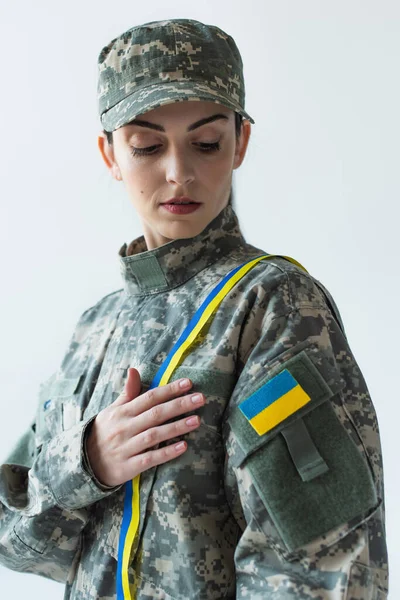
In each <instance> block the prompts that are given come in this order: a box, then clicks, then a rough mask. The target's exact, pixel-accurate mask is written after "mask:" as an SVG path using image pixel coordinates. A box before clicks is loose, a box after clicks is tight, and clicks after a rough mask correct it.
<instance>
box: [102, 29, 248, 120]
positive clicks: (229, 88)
mask: <svg viewBox="0 0 400 600" xmlns="http://www.w3.org/2000/svg"><path fill="white" fill-rule="evenodd" d="M97 94H98V108H99V115H100V120H101V123H102V126H103V128H104V129H105V131H114V129H118V128H119V127H121V126H122V125H125V124H127V123H129V122H130V121H132V120H133V119H134V118H135V117H136V116H138V115H140V114H142V113H144V112H146V111H148V110H150V109H153V108H156V107H158V106H162V105H164V104H169V103H171V102H183V101H185V100H190V101H199V100H203V101H208V102H216V103H219V104H223V105H224V106H227V107H228V108H231V109H232V110H234V111H236V112H238V113H240V114H241V115H242V116H243V117H245V118H246V119H249V121H251V123H254V120H253V119H252V117H250V115H249V114H248V113H247V112H246V111H245V110H244V104H245V86H244V79H243V64H242V58H241V56H240V52H239V50H238V48H237V46H236V44H235V41H234V40H233V38H232V37H231V36H230V35H228V34H227V33H225V32H224V31H222V29H219V28H218V27H215V26H214V25H205V24H204V23H200V22H199V21H194V20H192V19H174V20H169V21H151V22H149V23H144V24H143V25H139V26H136V27H132V28H131V29H128V31H125V32H124V33H123V34H121V35H120V36H118V37H117V38H115V39H113V40H112V41H111V42H110V43H109V44H107V46H105V47H104V48H103V49H102V51H101V52H100V55H99V57H98V90H97Z"/></svg>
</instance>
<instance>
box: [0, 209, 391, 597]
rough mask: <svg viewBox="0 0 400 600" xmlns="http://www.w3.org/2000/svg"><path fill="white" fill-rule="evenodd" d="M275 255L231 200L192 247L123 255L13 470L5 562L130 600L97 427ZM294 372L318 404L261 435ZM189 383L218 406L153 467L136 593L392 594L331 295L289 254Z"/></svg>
mask: <svg viewBox="0 0 400 600" xmlns="http://www.w3.org/2000/svg"><path fill="white" fill-rule="evenodd" d="M261 254H265V252H264V251H263V250H261V249H259V248H256V247H254V246H252V245H250V244H248V243H247V242H246V241H245V239H244V237H243V234H242V233H241V230H240V227H239V223H238V220H237V216H236V214H235V212H234V210H233V209H232V207H231V206H230V205H228V206H227V207H226V208H224V209H223V210H222V212H221V213H220V214H219V215H218V216H217V217H216V218H215V219H214V220H213V221H212V222H211V223H210V224H209V225H208V226H207V227H206V229H204V230H203V231H202V232H201V233H200V234H199V235H197V236H196V237H194V238H190V239H179V240H173V241H171V242H169V243H167V244H165V245H163V246H161V247H159V248H156V249H153V250H150V251H149V250H147V248H146V245H145V241H144V238H143V236H142V237H139V238H137V239H136V240H134V241H133V242H132V243H131V244H130V245H129V246H127V245H126V244H124V245H123V247H122V248H121V250H120V256H119V257H118V260H119V261H120V266H121V272H122V278H123V289H121V290H119V291H117V292H114V293H112V294H110V295H108V296H106V297H104V298H103V299H102V300H100V301H99V302H98V303H97V304H96V305H95V306H93V307H92V308H90V309H88V310H87V311H86V312H85V313H84V314H83V315H82V317H81V318H80V320H79V322H78V324H77V327H76V330H75V332H74V334H73V337H72V340H71V342H70V345H69V347H68V349H67V352H66V354H65V357H64V359H63V361H62V364H61V365H60V368H59V370H58V371H57V372H56V373H55V374H54V375H53V376H52V377H50V379H49V380H48V381H46V382H45V383H44V384H43V385H42V387H41V390H40V393H39V399H38V408H37V412H36V418H35V423H34V424H33V426H32V427H31V428H30V429H29V431H27V432H26V434H25V435H24V436H23V437H22V439H21V440H20V441H19V442H18V443H17V445H16V447H15V449H14V450H13V451H12V452H11V454H10V456H9V457H8V459H7V461H6V463H5V464H3V465H2V466H1V471H0V473H1V475H0V562H1V563H2V564H3V565H6V566H7V567H9V568H11V569H14V570H17V571H24V572H32V573H36V574H38V575H42V576H44V577H48V578H51V579H54V580H56V581H59V582H63V583H64V584H65V599H69V600H90V599H95V598H97V599H101V600H111V599H113V598H115V593H116V592H115V580H116V565H117V555H118V539H119V531H120V526H121V519H122V511H123V498H124V487H123V486H119V487H115V488H106V487H105V486H102V485H100V483H99V482H98V481H97V480H96V478H95V476H94V474H93V472H92V471H91V469H90V465H89V464H88V461H87V457H86V454H85V439H86V434H87V431H88V428H89V426H90V423H91V422H92V420H93V419H94V418H95V416H96V414H97V413H98V412H99V411H100V410H102V409H103V408H104V407H105V406H107V405H108V404H110V403H111V402H112V401H113V400H115V399H116V397H117V396H118V395H119V394H120V393H121V391H122V389H123V386H124V381H125V377H126V374H127V368H128V367H130V366H133V367H135V368H137V369H138V370H139V372H140V375H141V380H142V387H143V390H142V391H145V390H146V389H147V388H148V387H149V385H150V383H151V381H152V379H153V377H154V375H155V373H156V371H157V370H158V368H159V366H160V365H161V364H162V362H163V360H164V359H165V357H166V355H167V354H168V352H169V350H170V349H171V347H172V346H173V344H174V343H175V342H176V340H177V339H178V338H179V336H180V334H181V332H182V330H183V329H184V327H185V326H186V324H187V323H188V321H189V320H190V318H191V317H192V316H193V314H194V313H195V311H196V310H197V308H198V306H199V305H200V304H201V302H202V301H203V300H204V298H205V297H206V296H207V294H208V293H209V292H210V290H212V289H213V288H214V287H215V285H216V284H217V283H218V282H219V281H220V280H221V279H222V278H223V277H224V276H225V275H226V274H227V273H228V272H229V271H231V270H232V269H233V268H235V267H237V266H238V265H240V264H242V263H243V262H245V261H247V260H249V259H251V258H252V257H253V258H255V257H257V256H260V255H261ZM284 370H289V372H290V373H291V374H292V375H294V376H295V379H296V381H297V382H298V383H299V384H300V385H301V386H302V388H303V389H305V390H306V391H307V392H308V394H309V396H310V398H311V401H310V402H308V403H307V404H306V405H305V406H304V407H303V408H302V409H300V410H297V411H296V412H295V413H294V414H291V415H290V416H288V417H287V418H284V419H283V420H281V422H280V423H279V424H278V425H277V426H276V427H274V428H272V429H270V430H269V431H268V432H266V433H263V434H262V435H259V434H257V433H256V432H255V431H254V428H253V427H252V426H251V424H250V422H249V421H248V420H247V419H246V418H245V416H243V412H242V410H241V408H240V406H241V405H242V403H243V401H244V400H246V399H248V398H250V397H252V396H253V395H254V394H255V393H256V392H257V391H258V390H261V389H265V386H266V385H268V383H269V382H270V381H271V380H272V379H273V378H276V377H277V376H278V375H279V374H280V373H282V372H283V371H284ZM184 376H189V377H190V378H191V379H192V381H193V383H194V386H193V388H192V390H193V391H195V390H199V391H201V392H203V393H204V395H205V397H206V404H205V405H204V406H203V407H202V408H201V409H198V410H197V411H196V412H195V414H199V415H200V417H201V425H200V427H199V428H198V429H196V430H195V431H193V432H190V433H189V434H187V435H186V436H185V439H186V441H187V443H188V447H187V450H186V452H184V453H183V454H182V455H180V456H178V457H177V458H175V459H174V460H172V461H169V462H167V463H165V464H163V465H160V466H158V467H153V468H151V469H150V470H148V471H145V472H143V473H142V474H141V478H140V522H139V529H138V534H137V536H136V538H135V542H134V547H133V551H132V561H131V565H130V568H129V577H130V581H131V582H132V585H134V587H135V589H136V597H137V598H138V599H139V600H150V598H151V599H155V598H157V599H160V600H161V599H167V600H172V599H175V600H183V599H185V600H186V599H187V598H192V599H193V600H195V599H196V600H203V599H204V600H213V599H215V600H221V599H227V600H233V599H234V598H236V599H238V600H239V599H244V598H246V599H251V600H257V599H263V600H268V599H269V598H271V599H272V598H273V599H277V600H278V599H282V600H289V599H290V600H292V599H296V600H298V599H304V600H305V599H307V600H308V599H322V600H344V599H348V600H350V599H351V600H357V599H359V600H361V599H362V600H378V599H379V600H384V599H385V598H386V597H387V555H386V542H385V527H384V494H383V475H382V459H381V448H380V440H379V431H378V425H377V420H376V415H375V411H374V407H373V404H372V402H371V398H370V396H369V393H368V389H367V386H366V383H365V380H364V378H363V375H362V373H361V372H360V369H359V367H358V365H357V363H356V360H355V358H354V356H353V354H352V352H351V349H350V348H349V344H348V341H347V339H346V335H345V332H344V330H343V324H342V322H341V318H340V314H339V312H338V310H337V307H336V305H335V302H334V300H333V298H332V296H331V295H330V294H329V292H328V291H327V290H326V288H325V287H324V286H323V285H322V284H321V283H320V282H318V281H317V280H316V279H315V278H313V277H312V276H311V275H310V274H308V273H306V272H305V271H303V270H302V269H300V268H299V267H298V266H296V265H295V264H292V263H291V262H289V261H287V260H285V259H284V258H282V257H278V258H273V259H269V260H262V261H260V262H259V263H258V264H257V265H256V266H255V267H254V268H252V269H251V270H250V271H249V272H248V273H247V274H246V275H245V276H244V277H243V278H242V279H241V280H240V281H239V282H238V283H237V284H236V285H235V286H234V287H233V289H232V290H231V292H230V293H229V294H228V295H227V296H226V297H225V299H224V300H223V302H222V304H221V306H220V307H219V309H218V311H217V312H216V314H215V316H214V318H213V320H212V321H211V323H210V325H208V326H207V327H205V330H203V331H202V334H201V338H200V339H199V340H198V342H197V343H196V344H195V346H194V347H192V348H191V350H190V352H189V353H188V354H187V355H186V356H185V357H184V360H183V361H182V363H181V364H180V366H179V367H178V368H177V370H176V371H174V373H173V376H172V378H171V380H174V379H177V378H180V377H184ZM170 442H171V440H169V441H168V442H166V443H170Z"/></svg>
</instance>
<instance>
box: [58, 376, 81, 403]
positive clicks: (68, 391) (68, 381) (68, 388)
mask: <svg viewBox="0 0 400 600" xmlns="http://www.w3.org/2000/svg"><path fill="white" fill-rule="evenodd" d="M82 377H83V374H81V375H77V376H76V377H63V378H62V379H59V380H58V381H57V380H56V381H54V383H53V387H52V390H51V396H53V397H55V398H58V397H60V398H65V397H66V396H72V394H74V393H75V392H76V390H77V389H78V386H79V384H80V382H81V379H82Z"/></svg>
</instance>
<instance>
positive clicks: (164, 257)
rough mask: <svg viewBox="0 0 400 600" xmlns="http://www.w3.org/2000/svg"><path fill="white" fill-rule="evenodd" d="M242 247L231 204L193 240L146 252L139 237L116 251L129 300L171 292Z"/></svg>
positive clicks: (242, 238) (142, 240) (144, 242)
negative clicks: (156, 293) (130, 298)
mask: <svg viewBox="0 0 400 600" xmlns="http://www.w3.org/2000/svg"><path fill="white" fill-rule="evenodd" d="M245 243H246V241H245V239H244V237H243V235H242V232H241V230H240V226H239V222H238V218H237V215H236V213H235V212H234V210H233V208H232V206H231V205H230V204H228V205H227V206H226V207H225V208H223V209H222V211H221V212H220V213H219V214H218V215H217V216H216V217H215V218H214V219H213V220H212V221H211V223H209V224H208V225H207V227H206V228H205V229H203V231H202V232H201V233H199V234H198V235H196V236H194V237H192V238H185V239H177V240H172V241H171V242H168V243H167V244H164V245H163V246H160V247H158V248H154V249H153V250H147V246H146V241H145V239H144V236H143V235H142V236H140V237H138V238H136V239H135V240H133V241H132V242H131V243H130V244H129V246H127V244H124V245H123V246H122V247H121V249H120V251H119V256H120V259H119V260H120V266H121V274H122V278H123V281H124V287H125V290H126V292H127V293H128V294H129V295H131V296H143V295H147V294H151V293H155V292H161V291H165V290H168V289H172V288H174V287H176V286H178V285H181V284H182V283H185V281H188V279H190V278H191V277H193V276H194V275H196V274H197V273H199V272H200V271H202V270H203V269H205V268H206V267H208V266H210V265H211V264H213V263H214V262H216V261H217V260H219V259H220V258H222V257H223V256H225V255H226V254H228V253H229V252H230V251H231V250H232V249H235V248H238V247H239V246H242V245H243V244H245Z"/></svg>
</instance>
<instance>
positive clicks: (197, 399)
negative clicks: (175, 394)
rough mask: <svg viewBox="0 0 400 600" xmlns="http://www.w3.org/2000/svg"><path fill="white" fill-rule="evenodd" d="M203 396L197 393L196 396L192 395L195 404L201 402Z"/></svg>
mask: <svg viewBox="0 0 400 600" xmlns="http://www.w3.org/2000/svg"><path fill="white" fill-rule="evenodd" d="M201 400H202V397H201V395H200V394H195V395H194V396H192V402H193V404H198V403H199V402H201Z"/></svg>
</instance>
